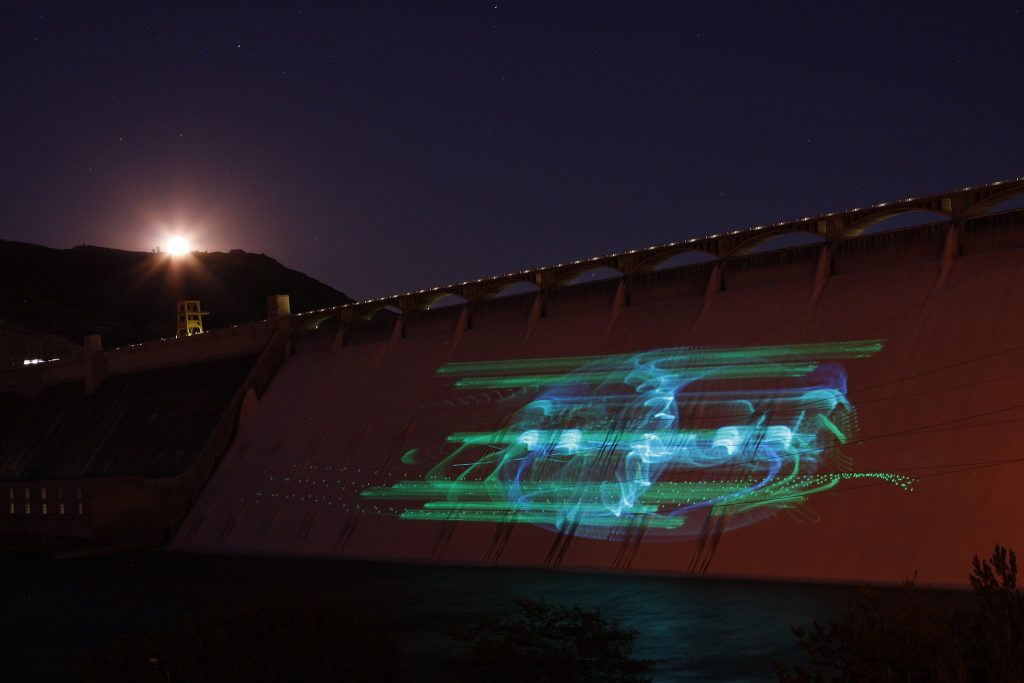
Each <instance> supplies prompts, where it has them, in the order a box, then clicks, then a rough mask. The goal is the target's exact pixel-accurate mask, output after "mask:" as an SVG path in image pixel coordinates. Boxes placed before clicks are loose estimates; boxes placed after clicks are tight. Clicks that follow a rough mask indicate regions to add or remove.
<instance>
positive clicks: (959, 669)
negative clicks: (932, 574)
mask: <svg viewBox="0 0 1024 683" xmlns="http://www.w3.org/2000/svg"><path fill="white" fill-rule="evenodd" d="M972 565H973V566H972V570H973V571H972V572H971V574H970V581H971V586H972V588H973V589H974V595H975V598H976V600H977V607H976V609H974V610H971V611H968V612H964V611H960V610H954V609H952V608H950V607H949V606H948V605H947V604H946V603H947V601H945V600H942V599H941V598H940V597H939V596H937V595H936V594H935V593H933V592H930V591H928V590H924V589H921V588H918V587H916V586H914V584H913V582H907V583H906V584H905V585H904V586H903V588H902V589H898V590H880V589H872V588H864V589H861V590H860V591H858V593H857V594H856V596H854V598H853V599H851V600H850V602H849V604H848V605H847V608H846V610H845V611H844V612H843V613H842V614H841V615H840V616H839V618H838V619H837V620H835V621H833V622H831V623H829V624H828V625H827V626H822V625H820V624H817V623H816V624H814V626H813V627H812V628H811V629H810V630H804V629H802V628H794V629H793V633H794V634H795V635H796V636H797V637H798V638H799V639H800V646H801V648H802V649H803V650H804V652H805V654H806V655H807V658H808V660H809V662H808V664H809V666H808V668H804V667H802V666H797V667H795V669H794V670H793V671H792V672H791V671H790V669H789V667H788V666H785V665H777V666H776V669H777V672H778V676H779V681H780V682H781V683H825V682H826V681H828V682H831V683H862V682H863V683H867V682H871V683H875V682H886V683H888V682H890V681H891V682H893V683H895V682H896V681H899V682H900V683H917V682H919V681H920V682H925V681H927V682H929V683H930V682H935V683H947V682H950V683H952V682H955V683H960V682H964V683H966V682H971V683H1009V682H1011V681H1024V595H1022V594H1021V591H1020V590H1018V589H1017V558H1016V555H1015V554H1014V553H1013V551H1010V550H1007V549H1006V548H1003V547H1002V546H999V545H997V546H996V547H995V550H994V551H993V553H992V558H991V560H981V559H979V558H978V557H977V556H975V557H974V560H973V562H972Z"/></svg>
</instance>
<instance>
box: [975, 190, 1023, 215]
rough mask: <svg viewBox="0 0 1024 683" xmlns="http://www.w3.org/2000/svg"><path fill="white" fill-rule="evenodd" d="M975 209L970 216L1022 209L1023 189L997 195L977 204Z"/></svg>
mask: <svg viewBox="0 0 1024 683" xmlns="http://www.w3.org/2000/svg"><path fill="white" fill-rule="evenodd" d="M975 209H978V211H977V212H975ZM975 209H972V210H971V211H970V214H971V215H976V213H977V214H986V213H999V212H1001V211H1013V210H1015V209H1024V187H1019V188H1017V189H1014V190H1009V191H1007V192H1003V193H1000V194H997V195H996V196H994V197H991V198H990V199H989V200H988V201H985V202H982V203H981V204H979V205H978V206H977V207H975Z"/></svg>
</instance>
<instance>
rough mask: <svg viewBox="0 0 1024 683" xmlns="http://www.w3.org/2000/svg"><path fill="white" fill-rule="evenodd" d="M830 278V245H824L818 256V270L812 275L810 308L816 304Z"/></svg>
mask: <svg viewBox="0 0 1024 683" xmlns="http://www.w3.org/2000/svg"><path fill="white" fill-rule="evenodd" d="M831 278H832V245H831V244H826V245H825V248H824V249H822V250H821V254H819V255H818V269H817V271H816V272H815V273H814V294H812V295H811V306H813V305H814V304H816V303H818V299H820V298H821V295H822V293H824V291H825V287H826V286H827V285H828V281H829V280H830V279H831Z"/></svg>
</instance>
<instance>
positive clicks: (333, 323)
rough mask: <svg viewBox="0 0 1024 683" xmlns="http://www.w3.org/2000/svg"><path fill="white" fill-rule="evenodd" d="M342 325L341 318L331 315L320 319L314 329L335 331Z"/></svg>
mask: <svg viewBox="0 0 1024 683" xmlns="http://www.w3.org/2000/svg"><path fill="white" fill-rule="evenodd" d="M344 326H345V325H344V324H343V323H342V322H341V318H339V317H338V316H336V315H332V316H331V317H330V318H327V319H325V320H321V321H320V322H319V323H317V324H316V326H315V329H317V330H325V331H328V332H337V331H338V330H340V329H341V328H342V327H344Z"/></svg>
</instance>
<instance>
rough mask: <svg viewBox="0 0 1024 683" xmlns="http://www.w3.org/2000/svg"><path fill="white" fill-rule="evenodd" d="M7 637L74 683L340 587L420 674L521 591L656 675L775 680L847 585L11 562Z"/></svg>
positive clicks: (425, 675)
mask: <svg viewBox="0 0 1024 683" xmlns="http://www.w3.org/2000/svg"><path fill="white" fill-rule="evenodd" d="M0 585H2V586H3V588H2V589H0V598H2V600H3V603H4V605H5V607H6V608H7V610H6V611H7V613H8V614H9V615H12V616H14V615H17V617H16V618H12V619H7V620H3V621H2V622H0V623H3V625H2V626H0V637H2V638H3V640H2V641H0V642H4V643H5V647H4V649H5V650H6V652H4V653H3V654H4V661H5V663H7V664H10V665H11V666H12V667H13V669H8V674H10V675H13V676H15V678H16V679H17V680H67V679H69V678H73V677H74V675H75V672H76V671H77V670H78V668H79V667H80V666H81V664H82V663H83V662H84V661H85V660H87V659H88V657H89V655H90V653H91V652H94V651H96V650H101V649H109V648H110V647H111V645H112V644H113V643H115V642H116V641H117V640H118V639H120V638H122V637H124V636H125V635H128V634H132V633H136V632H139V631H148V630H159V629H162V628H166V627H167V626H169V625H170V624H172V623H174V622H175V621H176V620H177V619H178V618H180V616H181V615H182V614H183V613H184V612H185V611H187V610H188V609H190V608H193V607H195V606H198V605H202V604H206V603H209V602H212V601H217V600H227V601H235V600H244V599H246V598H247V597H251V596H254V595H258V594H260V593H264V592H267V591H275V590H282V589H288V590H292V591H295V592H340V593H344V594H347V595H349V597H350V598H351V599H352V600H353V601H354V602H355V603H356V604H358V605H360V606H361V607H363V608H364V609H365V610H366V611H368V612H371V613H373V614H375V615H376V616H377V617H378V618H379V619H381V620H382V621H384V622H385V623H387V624H388V625H389V626H390V627H391V628H393V629H395V630H396V631H398V632H399V635H400V637H401V640H402V644H403V648H404V651H405V654H406V660H407V665H408V670H409V673H410V674H411V678H412V679H413V680H424V681H430V680H439V679H437V678H436V677H434V676H433V675H431V672H432V671H434V670H435V669H436V665H437V663H438V661H439V659H440V658H441V657H444V656H445V655H446V654H447V652H448V651H449V650H450V644H449V641H448V640H447V637H446V635H445V634H446V631H447V630H448V629H449V628H450V627H451V626H453V625H455V624H458V623H464V622H466V621H474V620H476V619H477V618H479V617H481V616H484V615H490V614H496V613H500V612H502V611H505V610H509V609H511V608H512V607H513V605H514V600H515V598H516V596H527V597H533V598H542V599H544V600H548V601H550V602H554V603H560V604H566V605H573V604H578V605H580V606H581V607H583V608H594V607H596V608H598V609H600V610H601V612H602V613H603V614H604V615H605V616H607V617H614V618H616V619H618V620H619V621H620V623H622V624H623V625H624V626H626V627H628V628H632V629H635V630H637V631H639V633H640V635H639V637H638V638H637V641H636V648H635V652H634V654H635V655H636V656H637V657H640V658H644V659H651V660H654V670H653V674H654V677H655V680H656V681H716V682H725V681H730V682H732V681H737V682H738V681H774V680H775V674H774V670H773V666H772V664H773V662H775V661H788V662H793V661H795V660H796V659H797V658H798V657H799V651H798V648H797V646H796V639H795V638H794V637H793V635H792V634H791V632H790V628H791V627H792V626H795V625H807V624H810V623H811V622H812V621H814V620H818V621H822V620H827V619H829V618H830V617H831V616H832V615H833V614H835V613H836V611H837V610H838V608H839V607H840V605H841V604H842V600H843V598H844V596H845V595H847V594H848V589H846V588H842V587H835V586H816V585H802V584H772V583H755V582H740V581H714V580H695V579H679V578H664V577H644V576H635V575H634V576H622V575H605V574H579V573H568V572H547V571H539V570H519V569H487V568H472V567H438V566H422V565H396V564H381V563H366V562H349V561H337V560H312V559H298V558H247V557H229V556H219V557H214V556H201V555H185V554H172V553H150V554H132V555H119V556H112V557H102V558H89V559H80V560H73V561H71V560H65V561H61V562H46V561H38V560H28V559H10V558H8V559H7V560H5V561H4V562H3V563H0Z"/></svg>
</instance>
